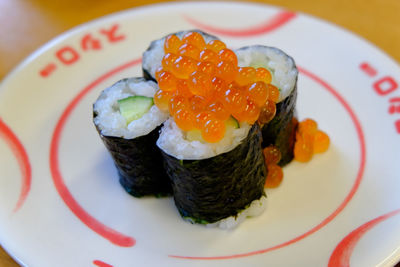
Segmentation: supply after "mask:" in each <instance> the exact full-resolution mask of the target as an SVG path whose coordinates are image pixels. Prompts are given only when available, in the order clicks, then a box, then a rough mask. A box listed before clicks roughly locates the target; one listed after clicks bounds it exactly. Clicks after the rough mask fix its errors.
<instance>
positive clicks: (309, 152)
mask: <svg viewBox="0 0 400 267" xmlns="http://www.w3.org/2000/svg"><path fill="white" fill-rule="evenodd" d="M329 144H330V140H329V136H328V135H327V134H326V133H324V132H323V131H320V130H318V125H317V123H316V122H315V121H314V120H312V119H305V120H303V121H301V122H299V124H298V127H297V131H296V142H295V144H294V158H295V160H297V161H299V162H308V161H310V160H311V158H312V156H313V154H315V153H323V152H325V151H326V150H328V148H329Z"/></svg>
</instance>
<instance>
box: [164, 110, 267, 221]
mask: <svg viewBox="0 0 400 267" xmlns="http://www.w3.org/2000/svg"><path fill="white" fill-rule="evenodd" d="M231 120H232V121H230V123H231V126H228V127H227V128H228V130H227V133H226V134H225V136H224V138H223V139H222V140H221V141H219V142H217V143H207V142H204V141H198V140H193V139H195V138H193V137H191V136H190V132H189V133H188V132H185V131H182V130H181V129H180V128H179V127H178V126H177V125H176V123H175V122H174V120H173V119H172V118H171V119H169V120H168V121H166V123H165V124H164V126H163V128H162V131H161V134H160V138H159V139H158V140H157V145H158V146H159V147H160V149H161V150H162V152H163V153H162V154H163V156H164V159H165V168H166V171H167V173H168V175H169V177H170V180H171V184H172V188H173V196H174V201H175V205H176V207H177V209H178V211H179V213H180V214H181V216H182V217H183V218H184V219H186V220H188V221H190V222H192V223H200V224H207V225H211V226H218V227H220V228H225V229H229V228H233V227H235V226H236V225H238V224H239V223H240V222H241V221H243V220H244V219H245V218H246V217H248V216H257V215H259V214H261V213H262V212H263V211H264V209H265V201H266V197H265V194H264V183H265V177H266V169H265V166H264V158H263V155H262V151H261V140H262V139H261V131H260V128H259V126H258V124H253V126H250V125H248V124H246V123H242V124H240V125H239V124H238V123H237V121H235V120H233V119H231Z"/></svg>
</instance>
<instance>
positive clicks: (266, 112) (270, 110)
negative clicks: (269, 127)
mask: <svg viewBox="0 0 400 267" xmlns="http://www.w3.org/2000/svg"><path fill="white" fill-rule="evenodd" d="M275 114H276V105H275V103H274V102H273V101H271V100H267V102H266V103H265V105H264V106H262V107H261V111H260V116H259V117H258V123H259V124H261V125H264V124H266V123H268V122H270V121H271V120H272V119H273V118H274V117H275Z"/></svg>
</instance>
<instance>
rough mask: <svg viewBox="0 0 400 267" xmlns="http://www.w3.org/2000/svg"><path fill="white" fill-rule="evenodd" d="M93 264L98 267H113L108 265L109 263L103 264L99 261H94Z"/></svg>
mask: <svg viewBox="0 0 400 267" xmlns="http://www.w3.org/2000/svg"><path fill="white" fill-rule="evenodd" d="M93 264H94V265H97V266H99V267H113V266H112V265H110V264H108V263H105V262H103V261H99V260H94V261H93Z"/></svg>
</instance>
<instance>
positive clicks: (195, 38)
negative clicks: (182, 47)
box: [182, 32, 206, 50]
mask: <svg viewBox="0 0 400 267" xmlns="http://www.w3.org/2000/svg"><path fill="white" fill-rule="evenodd" d="M182 42H184V43H188V44H191V45H193V46H195V47H196V48H197V49H199V50H203V49H204V48H205V47H206V42H205V41H204V38H203V36H202V35H201V34H200V33H198V32H188V33H186V34H185V35H184V36H183V37H182Z"/></svg>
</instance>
